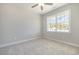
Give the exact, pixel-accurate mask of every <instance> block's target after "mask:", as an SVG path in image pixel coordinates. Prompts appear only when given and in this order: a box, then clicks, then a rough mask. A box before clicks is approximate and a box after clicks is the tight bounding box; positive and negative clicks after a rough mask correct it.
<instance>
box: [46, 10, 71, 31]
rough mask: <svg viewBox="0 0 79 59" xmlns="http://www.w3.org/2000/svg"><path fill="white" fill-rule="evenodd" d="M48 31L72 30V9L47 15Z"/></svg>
mask: <svg viewBox="0 0 79 59" xmlns="http://www.w3.org/2000/svg"><path fill="white" fill-rule="evenodd" d="M47 31H53V32H69V31H70V10H65V11H63V12H60V13H57V14H56V15H52V16H48V17H47Z"/></svg>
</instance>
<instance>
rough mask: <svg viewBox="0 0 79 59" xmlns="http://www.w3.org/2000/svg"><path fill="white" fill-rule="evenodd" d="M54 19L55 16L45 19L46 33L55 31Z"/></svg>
mask: <svg viewBox="0 0 79 59" xmlns="http://www.w3.org/2000/svg"><path fill="white" fill-rule="evenodd" d="M55 25H56V19H55V16H52V17H48V18H47V30H48V31H55V30H56V27H55Z"/></svg>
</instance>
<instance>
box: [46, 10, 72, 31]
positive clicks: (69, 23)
mask: <svg viewBox="0 0 79 59" xmlns="http://www.w3.org/2000/svg"><path fill="white" fill-rule="evenodd" d="M65 11H69V31H68V32H65V31H57V28H56V30H55V31H49V30H48V24H47V21H48V20H47V18H48V17H50V16H55V17H56V24H57V14H59V13H62V12H65ZM47 18H46V29H47V32H56V33H71V9H66V10H63V11H61V12H57V13H56V14H51V15H49V16H47Z"/></svg>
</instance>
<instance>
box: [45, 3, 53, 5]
mask: <svg viewBox="0 0 79 59" xmlns="http://www.w3.org/2000/svg"><path fill="white" fill-rule="evenodd" d="M44 4H45V5H53V3H44Z"/></svg>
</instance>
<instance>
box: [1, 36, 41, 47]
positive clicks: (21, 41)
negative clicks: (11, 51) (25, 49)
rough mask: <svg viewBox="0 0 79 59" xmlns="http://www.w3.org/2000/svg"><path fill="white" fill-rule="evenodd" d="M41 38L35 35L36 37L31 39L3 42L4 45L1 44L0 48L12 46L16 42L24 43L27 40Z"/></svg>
mask: <svg viewBox="0 0 79 59" xmlns="http://www.w3.org/2000/svg"><path fill="white" fill-rule="evenodd" d="M39 38H40V37H34V38H29V39H25V40H20V41H16V42H11V43H7V44H3V45H0V48H3V47H7V46H11V45H15V44H20V43H23V42H27V41H31V40H35V39H39Z"/></svg>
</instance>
